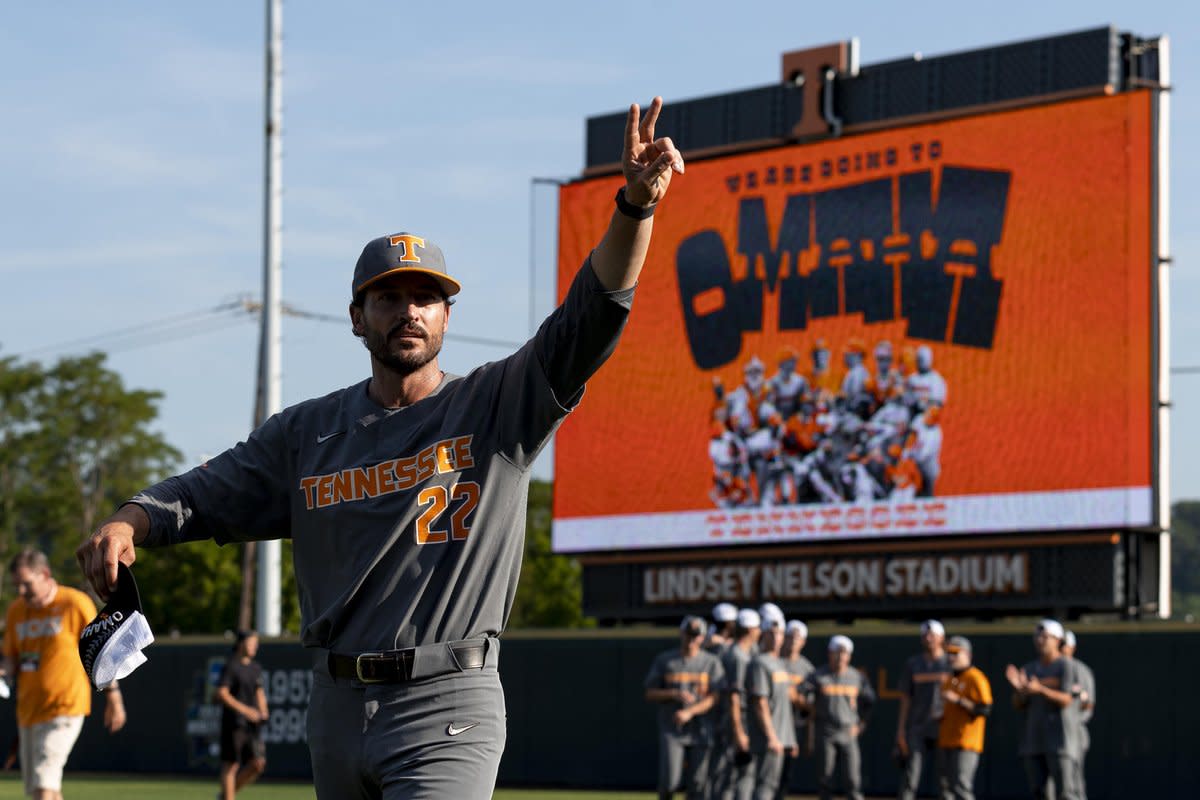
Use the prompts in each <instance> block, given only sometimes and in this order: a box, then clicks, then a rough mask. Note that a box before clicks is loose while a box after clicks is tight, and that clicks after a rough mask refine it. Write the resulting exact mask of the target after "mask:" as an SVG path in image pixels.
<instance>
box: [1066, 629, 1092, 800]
mask: <svg viewBox="0 0 1200 800" xmlns="http://www.w3.org/2000/svg"><path fill="white" fill-rule="evenodd" d="M1077 645H1078V640H1077V639H1076V638H1075V632H1074V631H1065V632H1064V634H1063V645H1062V654H1063V655H1064V656H1066V657H1067V658H1069V659H1071V660H1072V661H1074V662H1075V669H1076V670H1077V671H1078V673H1079V686H1078V691H1079V698H1078V701H1077V702H1078V704H1079V707H1078V709H1077V711H1078V713H1076V714H1073V715H1072V717H1071V719H1072V721H1073V722H1075V724H1077V725H1078V726H1079V742H1080V744H1079V776H1078V781H1079V796H1080V798H1082V800H1087V780H1086V779H1085V778H1084V771H1085V767H1086V764H1087V753H1088V749H1089V748H1090V747H1091V746H1092V737H1091V734H1090V733H1088V723H1089V722H1091V721H1092V715H1093V714H1094V713H1095V711H1096V676H1095V675H1094V674H1093V673H1092V668H1091V667H1089V666H1088V665H1087V664H1085V663H1083V662H1082V661H1080V660H1079V659H1078V658H1076V656H1075V651H1076V649H1077Z"/></svg>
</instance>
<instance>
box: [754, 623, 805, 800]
mask: <svg viewBox="0 0 1200 800" xmlns="http://www.w3.org/2000/svg"><path fill="white" fill-rule="evenodd" d="M783 631H784V620H783V616H782V614H781V615H780V616H778V617H775V616H771V617H769V618H768V619H764V620H763V632H762V638H761V639H759V648H758V655H757V656H755V657H754V660H753V661H751V662H750V672H749V674H748V675H747V677H746V695H747V696H748V697H749V698H750V752H751V753H752V754H753V755H754V800H774V798H775V793H776V792H777V791H778V790H779V780H780V778H781V776H782V775H783V759H784V756H785V755H787V754H789V753H790V754H792V755H795V754H796V751H797V744H796V723H795V720H794V719H793V717H792V676H791V674H790V673H789V672H788V671H787V667H786V666H784V663H783V660H782V659H780V658H779V652H780V650H781V649H782V647H783Z"/></svg>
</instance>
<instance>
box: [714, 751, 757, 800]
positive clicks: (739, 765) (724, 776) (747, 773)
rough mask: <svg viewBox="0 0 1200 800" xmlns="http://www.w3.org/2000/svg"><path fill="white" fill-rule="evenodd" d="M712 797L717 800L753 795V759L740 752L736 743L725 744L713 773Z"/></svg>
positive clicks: (741, 799)
mask: <svg viewBox="0 0 1200 800" xmlns="http://www.w3.org/2000/svg"><path fill="white" fill-rule="evenodd" d="M714 778H715V782H714V792H713V797H715V798H717V799H718V800H752V798H753V796H754V778H755V771H754V759H753V757H752V756H751V755H750V754H749V753H742V752H740V751H739V750H738V749H737V745H736V744H726V745H725V746H724V749H723V750H722V755H721V759H720V762H719V766H718V767H717V772H716V774H715V775H714Z"/></svg>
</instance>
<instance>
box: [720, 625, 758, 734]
mask: <svg viewBox="0 0 1200 800" xmlns="http://www.w3.org/2000/svg"><path fill="white" fill-rule="evenodd" d="M753 658H754V655H753V653H750V652H747V651H746V650H743V649H742V648H740V647H738V646H737V645H736V644H734V645H732V646H731V647H730V648H729V649H728V650H726V651H725V653H724V654H723V655H722V656H721V666H722V667H724V669H725V681H724V683H723V685H722V687H721V701H720V702H721V713H720V714H719V715H718V717H717V725H718V734H719V735H720V736H722V737H724V738H725V739H726V740H727V741H730V742H732V741H733V720H732V718H731V715H730V710H731V707H730V704H729V697H730V695H734V694H736V695H738V698H739V701H740V702H741V714H740V716H741V720H742V730H743V731H746V732H747V733H749V732H750V718H749V716H748V715H747V713H746V712H747V706H748V705H749V703H748V700H747V697H746V676H747V675H748V674H749V672H750V661H751V660H752V659H753Z"/></svg>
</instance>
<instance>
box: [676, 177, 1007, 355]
mask: <svg viewBox="0 0 1200 800" xmlns="http://www.w3.org/2000/svg"><path fill="white" fill-rule="evenodd" d="M1011 180H1012V173H1011V172H1007V171H999V170H986V169H973V168H966V167H954V166H945V167H943V168H942V169H941V177H940V185H939V191H938V194H937V198H936V201H935V199H934V195H933V173H932V170H928V169H927V170H924V171H918V172H908V173H904V174H902V175H897V176H893V177H886V178H878V179H874V180H869V181H864V182H862V183H858V184H854V185H851V186H845V187H841V188H837V189H828V190H825V191H819V192H800V193H796V194H792V195H789V196H788V197H787V203H786V205H785V207H784V210H783V218H782V220H781V221H779V223H778V224H777V225H768V223H767V211H766V205H765V203H764V201H763V198H762V197H744V198H742V199H741V200H740V201H739V203H738V225H737V241H736V242H734V243H733V244H734V247H727V246H726V242H725V241H724V240H723V239H722V238H721V235H720V234H719V233H718V232H717V231H716V230H713V229H708V230H702V231H700V232H698V233H695V234H693V235H692V236H689V237H688V238H687V239H685V240H684V241H683V242H682V243H680V245H679V249H678V250H677V251H676V254H675V269H676V274H677V277H678V281H679V294H680V300H681V302H682V305H683V315H684V320H685V323H686V328H687V336H688V343H689V345H690V347H691V352H692V358H693V360H694V361H695V362H696V365H697V366H698V367H700V368H701V369H715V368H717V367H720V366H723V365H725V364H728V363H730V362H731V361H733V360H734V359H736V358H737V357H738V354H739V353H740V351H741V349H742V333H743V332H747V331H761V330H762V326H763V303H764V302H765V299H764V293H765V292H768V291H769V292H771V293H773V294H776V295H777V297H778V302H779V328H780V330H804V329H805V328H807V327H808V325H809V323H810V322H811V321H812V320H814V319H819V318H823V317H836V316H842V315H845V314H853V313H859V314H862V318H863V322H866V323H872V322H886V321H890V320H898V319H904V320H907V321H908V331H907V335H908V337H909V338H912V339H925V340H928V341H934V342H946V343H949V344H957V345H964V346H967V347H980V348H985V349H991V347H992V340H993V337H994V336H995V333H996V319H997V317H998V315H999V311H1000V293H1001V288H1002V283H1003V282H1002V281H1000V280H997V279H995V278H994V277H992V270H991V251H992V248H993V247H994V246H995V245H997V244H999V242H1000V237H1001V232H1002V229H1003V227H1004V216H1005V208H1006V205H1007V200H1008V189H1009V184H1010V182H1011ZM772 228H774V229H777V230H778V235H777V236H776V237H775V241H772V238H771V234H770V231H771V229H772ZM731 252H736V253H737V256H736V257H735V258H734V259H733V263H730V258H729V253H731Z"/></svg>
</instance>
